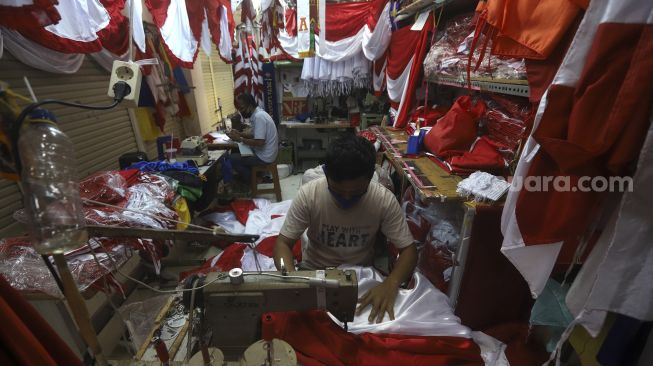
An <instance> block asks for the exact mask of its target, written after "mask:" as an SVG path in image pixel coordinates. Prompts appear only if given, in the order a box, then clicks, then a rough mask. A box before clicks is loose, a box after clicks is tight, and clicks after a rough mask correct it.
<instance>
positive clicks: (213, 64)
mask: <svg viewBox="0 0 653 366" xmlns="http://www.w3.org/2000/svg"><path fill="white" fill-rule="evenodd" d="M199 57H200V61H201V65H202V79H203V82H204V90H205V97H206V103H207V105H208V108H209V115H210V116H211V121H212V122H211V124H213V123H216V122H218V121H220V113H219V112H218V99H219V100H220V102H221V103H222V115H223V117H226V116H227V115H228V114H231V113H234V112H235V111H236V108H235V107H234V78H233V72H232V69H231V65H230V64H227V63H225V62H224V61H222V59H221V58H220V56H219V55H218V51H217V50H213V52H211V58H210V59H209V57H207V56H206V54H204V52H200V53H199Z"/></svg>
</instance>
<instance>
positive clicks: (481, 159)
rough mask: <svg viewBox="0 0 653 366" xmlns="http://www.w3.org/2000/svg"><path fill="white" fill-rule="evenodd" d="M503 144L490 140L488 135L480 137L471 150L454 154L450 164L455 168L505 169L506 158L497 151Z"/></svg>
mask: <svg viewBox="0 0 653 366" xmlns="http://www.w3.org/2000/svg"><path fill="white" fill-rule="evenodd" d="M501 147H502V145H500V144H498V143H496V142H494V141H492V140H490V139H489V138H488V137H487V136H483V137H481V138H479V139H478V140H477V141H476V143H474V146H473V147H472V149H471V150H470V151H466V152H464V153H463V154H462V155H460V156H453V157H452V158H451V161H450V162H449V164H451V166H452V167H453V168H460V169H473V170H491V169H497V170H500V169H505V168H506V160H505V159H504V158H503V155H501V153H499V151H497V149H499V148H501Z"/></svg>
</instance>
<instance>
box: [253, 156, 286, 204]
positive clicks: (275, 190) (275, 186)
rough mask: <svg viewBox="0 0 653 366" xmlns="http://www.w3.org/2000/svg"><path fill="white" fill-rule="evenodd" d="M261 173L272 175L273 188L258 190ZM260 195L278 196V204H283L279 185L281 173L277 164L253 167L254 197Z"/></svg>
mask: <svg viewBox="0 0 653 366" xmlns="http://www.w3.org/2000/svg"><path fill="white" fill-rule="evenodd" d="M261 172H268V173H270V174H271V175H272V188H264V189H259V188H258V185H259V181H258V173H261ZM259 193H274V194H275V195H276V196H277V202H281V184H280V183H279V171H278V170H277V163H276V162H275V163H270V164H266V165H254V166H253V167H252V197H256V196H257V195H258V194H259Z"/></svg>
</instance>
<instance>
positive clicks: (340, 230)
mask: <svg viewBox="0 0 653 366" xmlns="http://www.w3.org/2000/svg"><path fill="white" fill-rule="evenodd" d="M369 238H370V230H369V226H368V225H364V226H338V225H326V224H322V226H321V227H320V232H319V234H318V241H319V242H320V243H323V244H324V245H326V246H328V247H332V248H337V247H361V246H364V245H365V244H367V241H368V239H369Z"/></svg>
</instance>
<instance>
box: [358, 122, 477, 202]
mask: <svg viewBox="0 0 653 366" xmlns="http://www.w3.org/2000/svg"><path fill="white" fill-rule="evenodd" d="M370 130H371V131H372V132H374V133H375V134H376V136H377V138H378V139H379V140H380V141H381V144H382V145H383V148H384V149H385V152H384V155H385V158H386V159H388V160H389V161H390V163H392V165H393V167H394V168H395V170H397V171H399V172H402V173H403V174H402V177H403V180H405V181H408V182H410V184H411V185H412V186H413V187H414V188H415V192H416V193H417V194H418V196H419V198H420V199H421V200H423V201H424V200H426V201H429V200H431V201H433V200H437V201H442V202H445V201H459V202H463V201H465V198H463V197H461V196H459V195H458V193H457V192H456V189H457V188H458V183H459V182H460V181H461V180H462V178H461V177H459V176H457V175H453V174H450V173H449V172H447V171H445V170H444V169H442V168H441V167H440V166H439V165H437V164H436V163H434V162H433V161H431V159H429V158H428V157H427V156H420V157H417V158H409V157H404V156H403V153H404V152H405V151H406V141H407V140H408V136H407V135H406V132H405V131H403V130H390V129H387V128H386V129H384V128H381V127H377V126H374V127H371V128H370ZM402 188H403V187H402ZM402 191H403V190H402Z"/></svg>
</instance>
